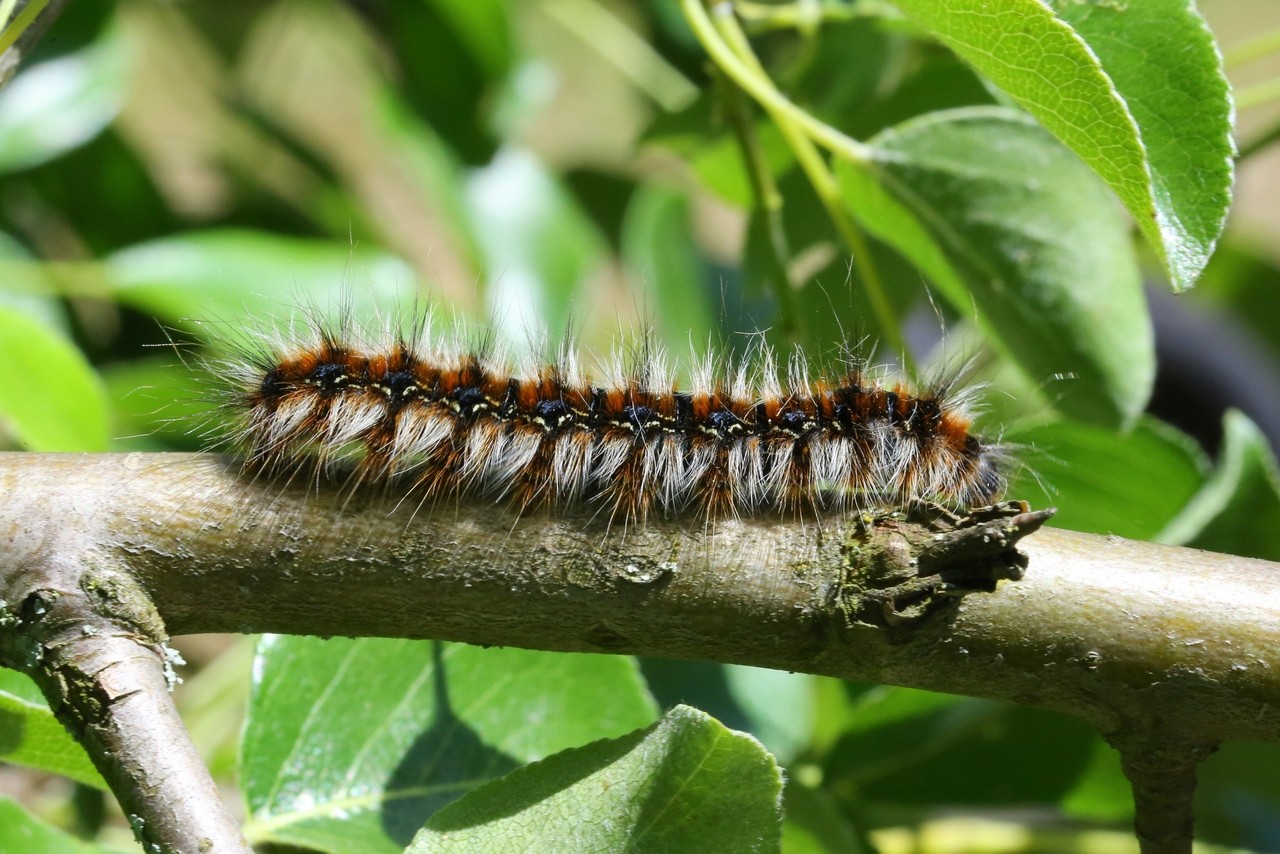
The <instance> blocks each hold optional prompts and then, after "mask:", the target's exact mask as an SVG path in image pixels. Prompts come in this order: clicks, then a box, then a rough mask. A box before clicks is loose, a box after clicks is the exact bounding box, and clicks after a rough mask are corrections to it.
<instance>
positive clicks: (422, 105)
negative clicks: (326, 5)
mask: <svg viewBox="0 0 1280 854" xmlns="http://www.w3.org/2000/svg"><path fill="white" fill-rule="evenodd" d="M374 11H375V13H376V14H375V19H376V23H377V24H378V25H379V30H380V33H379V34H380V35H381V37H382V38H383V39H384V40H385V42H386V45H387V46H388V47H389V48H390V51H391V53H392V55H393V56H394V58H395V60H396V62H397V63H398V65H399V66H400V72H401V74H400V75H399V87H398V89H399V92H400V94H401V95H402V96H403V97H404V98H405V100H406V101H407V102H408V103H409V104H410V105H411V106H412V107H413V109H414V110H415V111H416V112H417V113H418V115H419V116H421V117H422V118H423V119H425V120H426V122H427V123H428V124H429V125H430V126H431V127H432V128H433V129H434V130H435V132H437V133H438V134H440V136H441V137H442V138H444V139H445V140H446V141H447V143H448V144H449V147H450V148H452V149H453V151H454V152H455V153H456V154H457V155H458V156H459V158H461V160H462V161H463V162H465V163H471V164H480V163H484V162H486V161H487V160H489V159H490V158H491V157H492V156H493V153H494V151H495V150H496V143H495V141H494V139H493V137H492V135H491V134H490V127H489V121H488V117H487V115H486V110H487V109H488V106H489V100H490V96H491V95H492V93H493V92H494V90H495V88H496V87H497V85H498V84H499V82H500V81H501V79H502V78H503V77H505V76H506V75H507V74H508V73H509V71H510V69H511V66H512V64H513V62H514V59H515V56H514V40H513V37H512V34H511V32H510V24H509V22H508V19H507V5H506V4H505V3H501V2H498V0H474V2H473V0H417V2H410V3H387V4H381V5H379V6H377V7H375V9H374Z"/></svg>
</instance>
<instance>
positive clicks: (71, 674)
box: [0, 548, 249, 854]
mask: <svg viewBox="0 0 1280 854" xmlns="http://www.w3.org/2000/svg"><path fill="white" fill-rule="evenodd" d="M42 551H43V554H44V555H45V556H46V557H47V558H48V560H47V561H37V562H32V563H27V564H26V565H25V566H23V567H22V571H21V572H18V573H13V574H12V575H10V576H9V578H8V579H7V580H9V581H10V582H11V583H9V584H6V585H5V592H6V594H7V595H8V596H14V594H15V593H16V594H18V596H16V597H15V598H14V599H11V600H8V601H6V602H5V603H4V604H5V608H4V609H3V611H0V664H4V665H6V666H10V667H14V668H16V669H20V670H23V671H25V672H26V673H28V674H29V675H30V676H32V677H33V678H34V679H35V681H36V682H37V684H38V685H39V686H40V688H41V690H42V691H43V692H44V695H45V697H46V698H47V699H48V701H49V705H50V707H51V708H52V709H53V711H54V714H55V715H56V716H57V717H58V719H59V720H60V721H61V722H62V723H63V725H64V726H66V727H67V729H68V730H69V731H70V732H71V733H72V734H73V735H74V736H75V737H76V738H77V739H78V740H79V741H80V743H81V744H82V745H84V747H85V750H86V751H87V752H88V754H89V756H90V758H91V759H92V760H93V763H94V765H95V766H97V768H98V771H99V773H101V774H102V777H103V779H105V780H106V781H107V783H108V785H110V787H111V790H112V791H113V792H114V793H115V795H116V798H117V799H118V800H119V802H120V806H121V808H122V809H123V811H124V813H125V815H126V816H127V817H128V819H129V823H130V825H131V826H132V828H133V832H134V835H135V836H136V837H137V839H138V841H139V843H141V844H142V847H143V849H144V850H145V851H147V852H148V853H149V854H151V852H155V854H169V852H173V854H188V852H189V854H214V852H224V854H233V852H247V851H249V848H248V845H247V844H246V843H245V841H244V838H243V836H242V835H241V833H240V829H239V827H238V825H237V824H236V822H235V820H234V819H233V818H232V817H231V814H230V813H229V812H228V810H227V809H226V807H225V805H224V804H223V803H222V800H221V797H220V796H219V794H218V791H217V787H216V786H215V784H214V782H213V779H212V778H211V777H210V776H209V772H208V771H207V770H206V768H205V766H204V763H203V761H202V760H201V758H200V756H199V754H198V753H197V752H196V749H195V746H194V745H193V744H192V742H191V739H190V737H189V736H188V734H187V731H186V728H185V727H184V725H183V723H182V720H181V718H179V716H178V712H177V709H176V708H175V707H174V704H173V700H172V697H171V695H170V688H171V681H172V679H173V672H172V665H171V662H170V660H169V659H170V656H171V653H170V652H169V650H168V647H167V646H165V644H164V641H165V637H164V634H163V625H162V623H161V622H160V620H159V617H158V615H157V614H156V613H155V610H154V609H153V608H152V607H151V602H150V599H149V598H148V597H147V595H146V593H145V591H143V590H142V588H141V587H139V586H138V585H137V583H136V582H135V581H134V580H133V579H132V578H131V577H130V576H129V575H128V574H127V572H125V571H123V570H118V569H116V568H114V567H112V566H109V565H107V566H104V565H101V564H97V563H95V562H93V561H86V562H84V563H81V562H76V561H69V560H66V558H67V557H68V555H66V554H63V553H60V552H59V551H58V550H57V549H56V548H53V549H48V550H42ZM13 582H17V583H13ZM24 582H25V583H24Z"/></svg>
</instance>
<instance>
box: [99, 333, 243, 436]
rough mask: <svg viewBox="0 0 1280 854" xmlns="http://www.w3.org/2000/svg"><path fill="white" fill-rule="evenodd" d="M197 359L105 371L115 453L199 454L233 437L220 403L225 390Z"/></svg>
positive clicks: (171, 358) (139, 362)
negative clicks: (221, 388)
mask: <svg viewBox="0 0 1280 854" xmlns="http://www.w3.org/2000/svg"><path fill="white" fill-rule="evenodd" d="M191 358H192V357H191V356H186V355H181V354H180V353H179V352H177V351H175V352H171V353H169V354H168V355H162V356H156V357H154V358H149V359H129V360H126V361H121V362H116V363H113V364H111V365H107V366H105V367H104V368H103V369H102V381H103V383H104V384H105V385H106V390H107V398H108V399H109V400H110V401H111V415H112V421H111V432H112V436H113V437H114V439H113V441H112V444H111V447H112V450H115V451H125V450H129V451H156V450H173V449H181V450H187V451H199V450H206V449H208V448H209V447H211V446H212V445H213V444H215V442H216V439H217V438H221V437H224V436H230V435H231V431H230V425H229V424H224V421H225V420H226V418H227V417H228V416H227V413H225V412H223V411H222V410H221V409H219V408H217V407H216V405H215V401H216V400H217V399H218V394H219V392H220V391H221V390H220V389H219V388H217V385H216V379H215V378H214V377H212V376H208V375H207V372H205V371H203V370H201V369H200V367H199V365H198V364H196V363H195V362H191V361H190V359H191ZM183 359H187V360H188V361H189V364H183V362H182V360H183ZM218 425H221V426H220V427H219V426H218ZM211 432H212V433H213V434H214V435H210V433H211Z"/></svg>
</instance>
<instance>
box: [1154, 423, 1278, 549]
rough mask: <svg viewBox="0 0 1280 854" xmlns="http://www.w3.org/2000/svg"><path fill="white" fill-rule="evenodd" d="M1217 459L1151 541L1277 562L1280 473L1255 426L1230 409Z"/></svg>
mask: <svg viewBox="0 0 1280 854" xmlns="http://www.w3.org/2000/svg"><path fill="white" fill-rule="evenodd" d="M1220 456H1221V459H1220V460H1219V462H1218V467H1217V469H1215V470H1214V472H1213V474H1212V475H1211V476H1210V477H1209V479H1208V481H1207V482H1206V483H1205V485H1204V488H1203V489H1201V490H1200V492H1199V493H1198V494H1197V495H1196V496H1195V498H1194V499H1192V501H1191V502H1190V503H1189V504H1188V505H1187V506H1186V508H1185V509H1184V510H1183V511H1182V513H1181V514H1179V515H1178V517H1177V518H1176V519H1174V520H1173V521H1171V522H1170V523H1169V525H1168V527H1166V528H1165V529H1164V530H1163V531H1162V532H1160V534H1159V536H1158V537H1157V539H1159V540H1160V541H1161V542H1165V543H1174V544H1176V545H1184V546H1192V547H1194V548H1198V549H1206V550H1208V551H1213V552H1226V553H1228V554H1236V555H1243V556H1245V557H1259V558H1264V559H1266V560H1280V539H1277V538H1276V531H1280V473H1278V472H1277V470H1276V456H1275V452H1274V451H1273V450H1272V449H1271V446H1270V445H1269V444H1268V443H1267V438H1266V436H1264V435H1262V432H1261V431H1260V430H1258V427H1257V425H1255V424H1254V423H1253V422H1252V421H1250V420H1249V419H1248V417H1247V416H1245V415H1243V414H1242V413H1240V412H1237V411H1235V410H1231V411H1229V412H1228V413H1227V415H1226V417H1225V418H1224V419H1223V439H1222V451H1221V455H1220Z"/></svg>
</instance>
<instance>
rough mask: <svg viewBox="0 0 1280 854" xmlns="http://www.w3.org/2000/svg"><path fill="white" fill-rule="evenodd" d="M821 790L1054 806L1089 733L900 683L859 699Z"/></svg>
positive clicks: (881, 797) (1065, 722) (1007, 707)
mask: <svg viewBox="0 0 1280 854" xmlns="http://www.w3.org/2000/svg"><path fill="white" fill-rule="evenodd" d="M850 721H851V726H850V727H849V728H848V729H847V731H846V734H845V736H844V737H843V738H841V739H840V741H839V742H837V744H836V746H835V747H834V748H833V749H832V750H831V751H830V752H829V754H828V755H827V757H826V760H825V764H824V773H823V781H824V787H825V788H827V789H828V790H830V791H848V790H849V787H856V791H857V792H859V793H860V794H861V795H863V796H864V797H866V798H869V799H872V800H875V801H887V802H893V803H897V804H915V805H930V804H938V803H947V804H997V803H998V804H1008V803H1056V802H1057V801H1058V800H1059V799H1060V798H1061V797H1062V796H1064V795H1065V794H1066V793H1068V792H1070V791H1071V790H1072V788H1073V787H1074V786H1075V784H1076V781H1077V780H1078V779H1079V778H1080V776H1081V774H1082V773H1083V772H1084V771H1085V769H1086V766H1087V764H1088V757H1089V755H1090V753H1091V750H1092V747H1093V745H1094V744H1095V743H1096V742H1097V741H1098V735H1097V733H1096V732H1095V731H1094V730H1092V729H1091V728H1090V727H1089V726H1087V725H1086V724H1083V723H1080V722H1078V721H1074V720H1070V719H1068V718H1064V717H1062V716H1060V715H1054V714H1050V713H1048V712H1041V711H1038V710H1035V709H1024V708H1020V707H1018V706H1014V705H1012V704H1008V703H995V702H991V701H988V700H978V699H970V698H961V697H946V696H942V695H936V694H931V693H929V692H924V691H913V690H909V689H904V688H880V689H873V690H872V691H870V692H868V693H867V694H865V695H863V697H862V698H861V700H860V702H859V703H858V706H857V707H856V708H855V710H854V713H853V714H852V715H851V716H850Z"/></svg>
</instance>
